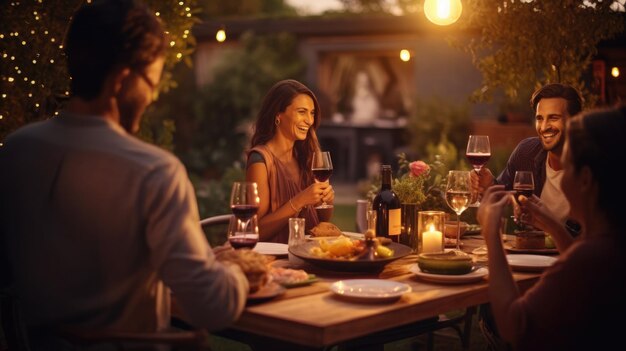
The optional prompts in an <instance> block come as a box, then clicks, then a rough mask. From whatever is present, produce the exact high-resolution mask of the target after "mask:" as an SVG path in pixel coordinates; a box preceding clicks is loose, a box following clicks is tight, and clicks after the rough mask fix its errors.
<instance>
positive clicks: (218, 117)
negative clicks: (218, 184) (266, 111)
mask: <svg viewBox="0 0 626 351" xmlns="http://www.w3.org/2000/svg"><path fill="white" fill-rule="evenodd" d="M240 43H241V47H240V48H238V49H236V50H234V51H231V52H229V53H227V54H225V55H224V56H223V58H222V59H221V63H220V64H219V65H218V66H217V67H216V69H215V71H214V79H213V80H212V81H211V82H210V83H209V84H207V85H206V86H204V87H201V88H199V89H198V90H197V91H196V92H195V93H193V96H192V98H191V99H190V101H189V103H188V107H187V108H184V107H182V106H181V108H183V110H177V111H176V113H178V114H179V115H181V114H185V115H186V116H187V117H185V118H190V119H191V124H192V127H191V129H192V130H193V133H192V134H191V135H189V138H190V140H188V141H187V143H188V145H189V147H188V148H187V149H186V150H179V152H178V154H179V156H180V157H181V159H182V160H183V161H184V162H185V164H186V165H187V167H188V168H189V169H190V170H191V171H193V172H198V173H206V172H207V170H220V169H221V170H224V169H226V168H227V167H230V166H232V165H233V162H235V161H238V160H241V158H242V151H243V149H244V147H245V146H246V145H245V143H246V142H247V141H248V137H249V130H250V124H251V123H252V122H253V120H254V118H255V115H256V111H257V110H258V108H259V105H260V103H261V100H262V99H263V96H264V95H265V93H266V92H267V91H268V90H269V88H270V87H271V86H272V85H273V84H274V83H276V82H277V81H279V80H281V79H286V78H294V79H300V78H301V77H302V75H303V73H304V62H303V60H302V59H301V58H300V56H299V55H298V51H297V42H296V39H295V37H294V36H293V35H291V34H288V33H280V34H275V35H268V36H257V35H254V34H252V33H246V34H244V35H243V36H242V37H241V39H240ZM211 176H216V175H215V174H211ZM217 176H219V174H217Z"/></svg>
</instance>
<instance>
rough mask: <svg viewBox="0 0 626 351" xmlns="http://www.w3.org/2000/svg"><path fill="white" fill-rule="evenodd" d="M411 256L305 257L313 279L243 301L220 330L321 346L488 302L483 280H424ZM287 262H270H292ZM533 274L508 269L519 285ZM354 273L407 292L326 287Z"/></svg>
mask: <svg viewBox="0 0 626 351" xmlns="http://www.w3.org/2000/svg"><path fill="white" fill-rule="evenodd" d="M481 242H482V238H480V237H479V236H478V238H472V239H467V240H464V244H465V245H464V249H465V250H466V251H471V249H472V248H474V247H476V246H478V245H480V243H481ZM415 260H416V256H415V255H410V256H407V257H405V258H402V259H400V260H397V261H394V262H392V263H390V264H389V265H387V267H385V269H384V271H382V272H380V273H375V274H354V273H337V272H329V271H324V270H320V269H316V268H315V267H313V266H310V265H307V264H306V263H305V264H304V266H303V267H302V268H305V269H306V270H307V271H308V272H309V273H314V274H316V275H317V276H318V278H320V280H319V281H318V282H316V283H314V284H313V285H310V286H306V287H300V288H294V289H288V290H287V292H286V293H285V294H284V295H282V296H279V297H277V298H275V299H273V300H270V301H267V302H263V303H259V304H255V305H250V306H248V307H247V308H246V309H245V311H244V313H243V315H242V316H241V318H240V319H239V321H238V322H237V323H236V324H235V325H234V327H233V328H231V329H230V330H227V331H224V332H223V333H221V334H222V335H225V336H227V337H231V338H235V339H238V340H240V341H244V342H248V343H251V344H254V343H259V344H264V343H268V342H269V343H271V344H272V348H273V349H279V348H280V347H279V346H278V345H279V344H280V342H286V343H287V344H285V345H287V346H285V347H284V349H290V348H291V347H289V345H290V344H291V345H292V347H293V346H294V345H293V344H296V345H302V346H306V347H309V348H313V349H315V348H317V349H324V348H327V347H330V346H333V345H337V344H341V343H344V342H347V341H350V340H353V339H358V338H362V337H364V336H368V335H371V334H372V333H376V332H380V331H383V330H386V329H390V328H397V327H401V326H405V325H410V324H412V323H416V322H419V321H422V320H427V319H432V317H435V316H438V315H439V314H442V313H446V312H449V311H453V310H462V309H465V308H468V307H472V306H477V305H480V304H483V303H486V302H488V300H489V299H488V295H487V285H488V284H487V281H486V280H483V281H481V282H476V283H469V284H458V285H444V284H437V283H428V282H425V281H422V280H420V279H419V278H418V277H416V276H415V275H414V274H412V273H410V272H409V268H410V267H411V265H413V264H415ZM287 262H288V261H287V260H279V261H277V262H276V263H277V264H281V265H283V266H293V264H289V263H287ZM296 268H299V267H296ZM538 277H539V274H538V273H517V272H516V273H515V274H514V278H515V280H516V281H517V283H518V285H519V286H520V288H521V289H522V290H525V289H527V288H528V287H530V286H532V285H533V284H534V283H535V282H536V281H537V280H538ZM354 278H381V279H390V280H394V281H399V282H403V283H406V284H408V285H410V286H411V288H412V292H410V293H407V294H404V295H403V296H402V297H401V298H400V299H398V300H396V301H392V302H385V303H363V302H355V301H351V300H346V299H343V298H341V297H339V296H336V295H335V294H333V293H332V292H331V291H330V290H329V286H330V285H331V284H332V283H333V282H335V281H337V280H341V279H354ZM417 325H419V324H417Z"/></svg>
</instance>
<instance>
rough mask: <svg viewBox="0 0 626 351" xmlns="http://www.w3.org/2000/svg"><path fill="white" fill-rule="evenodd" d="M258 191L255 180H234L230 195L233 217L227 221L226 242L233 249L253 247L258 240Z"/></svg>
mask: <svg viewBox="0 0 626 351" xmlns="http://www.w3.org/2000/svg"><path fill="white" fill-rule="evenodd" d="M259 202H260V199H259V192H258V188H257V184H256V183H255V182H234V183H233V187H232V190H231V195H230V209H231V211H232V212H233V215H234V216H233V218H232V219H231V221H230V223H229V228H228V242H230V245H231V246H232V247H233V248H235V249H240V248H245V247H247V248H253V247H255V246H256V243H257V241H259V230H258V226H257V219H256V216H255V215H256V213H257V212H258V210H259Z"/></svg>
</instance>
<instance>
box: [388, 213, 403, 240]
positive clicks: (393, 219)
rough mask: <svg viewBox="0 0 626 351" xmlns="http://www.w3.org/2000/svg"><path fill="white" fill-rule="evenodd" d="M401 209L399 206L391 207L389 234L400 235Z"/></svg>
mask: <svg viewBox="0 0 626 351" xmlns="http://www.w3.org/2000/svg"><path fill="white" fill-rule="evenodd" d="M401 216H402V214H401V210H400V209H399V208H394V209H391V208H390V209H389V235H400V231H401V228H402V226H401V224H400V218H401Z"/></svg>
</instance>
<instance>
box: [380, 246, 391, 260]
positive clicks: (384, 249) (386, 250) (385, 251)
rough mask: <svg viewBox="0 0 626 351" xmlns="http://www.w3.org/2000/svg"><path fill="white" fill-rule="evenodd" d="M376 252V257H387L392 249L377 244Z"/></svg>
mask: <svg viewBox="0 0 626 351" xmlns="http://www.w3.org/2000/svg"><path fill="white" fill-rule="evenodd" d="M376 254H377V255H378V257H383V258H387V257H391V256H393V250H392V249H390V248H388V247H387V246H383V245H378V246H377V247H376Z"/></svg>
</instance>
